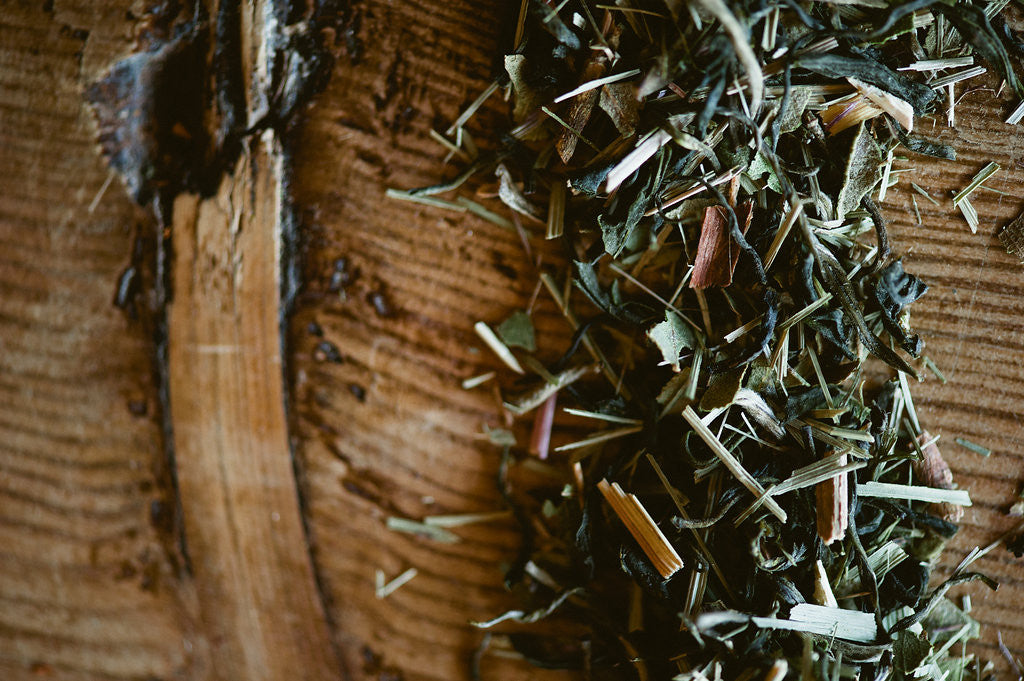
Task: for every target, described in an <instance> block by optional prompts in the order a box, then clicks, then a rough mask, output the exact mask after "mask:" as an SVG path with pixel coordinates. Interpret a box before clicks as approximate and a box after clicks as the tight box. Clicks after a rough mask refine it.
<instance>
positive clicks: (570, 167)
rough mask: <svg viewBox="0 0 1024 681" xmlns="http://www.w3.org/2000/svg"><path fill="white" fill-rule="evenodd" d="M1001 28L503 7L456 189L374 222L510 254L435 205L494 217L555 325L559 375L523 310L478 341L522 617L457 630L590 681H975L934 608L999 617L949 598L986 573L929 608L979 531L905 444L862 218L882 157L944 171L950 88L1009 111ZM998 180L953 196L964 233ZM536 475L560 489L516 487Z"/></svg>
mask: <svg viewBox="0 0 1024 681" xmlns="http://www.w3.org/2000/svg"><path fill="white" fill-rule="evenodd" d="M1005 6H1006V3H1005V2H989V3H986V2H975V3H969V2H964V1H959V2H958V1H955V0H946V1H945V2H938V1H932V0H911V1H910V2H905V3H902V4H894V3H889V2H882V1H880V0H849V1H846V0H844V2H824V1H812V2H804V3H795V2H788V1H785V2H782V1H779V2H775V1H773V0H767V1H765V0H758V1H756V2H755V1H753V0H733V1H731V2H724V1H723V0H694V1H693V2H687V3H683V2H679V1H678V0H662V1H654V0H652V1H644V2H639V1H637V2H634V1H629V2H627V1H619V2H616V3H609V4H597V3H595V2H591V1H589V0H566V1H565V2H560V3H554V2H550V3H549V2H545V1H543V0H524V2H523V4H522V11H521V12H520V14H519V17H520V19H519V23H518V25H517V30H516V38H515V44H514V46H513V48H514V49H513V53H512V54H509V55H507V56H506V57H505V59H504V62H503V63H504V72H503V73H502V75H501V77H499V78H498V79H497V80H496V81H495V82H494V84H492V86H491V87H490V88H488V90H487V91H486V92H485V93H483V94H482V95H481V97H480V98H478V99H477V100H476V102H474V104H473V105H472V106H471V107H470V108H469V109H467V111H466V112H465V113H464V114H463V115H462V116H460V117H459V119H458V120H457V121H456V124H455V125H453V126H452V128H450V129H449V130H448V132H447V135H448V137H441V139H442V140H443V141H444V145H445V147H446V148H447V149H449V151H453V152H457V153H456V155H457V156H458V157H460V158H463V159H466V160H467V163H468V165H467V167H466V169H465V171H464V172H462V173H461V174H460V175H459V176H458V177H457V178H456V179H455V180H454V181H452V182H448V183H444V184H440V185H436V186H434V187H427V188H423V189H419V190H413V191H395V190H392V192H391V194H392V195H393V196H395V197H396V198H403V199H407V200H414V201H420V202H425V203H429V205H433V206H436V207H441V208H450V209H454V210H466V209H467V207H468V206H469V205H470V204H472V205H475V206H477V208H475V209H474V212H476V213H477V214H481V215H482V214H484V213H482V212H481V211H487V214H489V215H491V216H492V217H490V218H488V219H490V220H491V221H492V222H495V223H496V224H501V222H502V221H503V222H504V223H505V226H507V224H508V222H509V218H501V216H498V215H497V213H496V212H495V211H493V210H491V209H488V208H484V207H483V206H481V205H480V204H477V203H475V202H474V201H471V200H469V199H468V198H467V197H465V196H461V197H460V196H454V194H456V193H458V192H460V191H461V192H465V191H466V189H465V186H468V185H466V183H467V182H468V181H469V180H470V178H471V177H474V176H475V177H476V178H477V179H476V180H475V181H478V182H481V183H487V184H488V186H489V187H494V188H493V189H488V190H487V191H483V190H481V191H480V192H479V195H480V196H484V195H486V194H488V193H489V194H490V195H491V196H496V197H497V200H500V201H501V202H502V203H504V204H505V206H506V207H507V208H508V209H509V212H508V213H507V214H508V215H509V216H510V218H511V219H512V223H513V225H514V228H515V229H516V230H518V232H519V234H520V236H521V238H522V240H523V242H524V245H525V247H526V250H527V252H528V254H529V259H530V262H531V264H532V265H535V266H537V271H538V272H539V276H540V283H539V284H538V285H537V287H536V291H537V292H538V293H539V294H540V296H541V298H540V300H539V302H537V304H538V305H548V304H553V307H554V309H557V311H558V312H559V313H560V314H561V315H562V316H563V317H564V319H565V321H566V325H565V327H564V336H563V338H562V339H561V340H559V341H555V342H554V344H553V345H552V341H551V336H550V334H548V335H545V334H541V333H538V334H537V335H536V337H535V335H534V329H533V326H532V324H531V322H530V318H529V317H528V316H527V315H526V314H525V313H523V312H521V311H509V313H508V314H510V315H511V316H509V317H508V318H507V319H506V320H505V321H502V320H500V319H497V320H494V319H492V320H487V321H486V322H485V321H481V322H479V323H478V324H477V325H476V331H477V333H478V334H479V335H480V337H481V339H482V340H483V341H484V342H485V343H486V344H487V346H488V347H489V348H490V349H491V350H492V351H493V353H494V354H495V355H496V356H497V358H498V359H499V360H500V361H501V362H502V363H503V364H504V365H506V366H507V367H508V368H509V369H510V370H511V371H512V372H515V373H516V374H521V376H512V375H511V374H510V373H509V372H505V378H503V379H502V386H503V387H502V397H503V400H504V405H505V407H506V409H507V411H508V412H509V413H510V414H511V415H514V416H516V417H520V418H523V419H532V421H533V423H532V431H531V432H532V436H531V438H530V445H529V447H528V448H527V447H522V448H520V446H519V445H517V444H516V442H515V439H514V438H503V439H502V440H501V441H500V444H501V446H502V448H503V451H504V457H503V464H502V468H501V473H500V476H499V481H500V486H501V492H502V495H503V496H504V498H505V499H506V500H507V501H508V502H509V504H510V505H511V507H512V509H513V510H514V515H515V517H516V518H517V519H518V520H519V522H520V523H521V524H522V526H523V531H524V538H525V539H524V544H523V547H522V551H521V553H520V555H519V557H518V559H517V560H516V561H515V562H514V563H513V564H512V565H511V566H510V567H509V569H508V572H507V575H506V577H507V583H508V585H509V586H510V587H511V588H512V589H513V590H514V591H515V592H516V593H517V594H519V595H521V596H522V598H523V599H524V601H523V605H522V607H521V608H517V609H516V610H512V611H509V612H507V613H504V614H497V615H496V616H495V617H494V618H493V619H492V620H490V621H488V622H481V623H478V626H480V627H483V628H490V627H495V628H496V629H495V630H500V631H508V632H509V633H508V634H507V642H508V644H509V645H510V646H511V647H512V648H513V649H514V650H516V651H518V652H519V654H521V655H522V657H523V658H525V659H527V660H529V661H530V662H532V663H534V664H537V665H540V666H544V667H573V668H578V669H582V670H583V671H584V674H585V677H586V678H592V679H639V680H641V681H645V680H646V679H668V678H674V679H680V680H683V681H689V680H693V681H701V680H704V679H712V678H716V679H717V678H727V679H762V678H764V679H781V678H783V677H785V676H787V674H788V675H789V676H793V677H795V676H794V675H796V674H799V675H800V676H801V678H803V679H810V678H819V679H837V678H840V677H845V678H861V679H879V680H884V679H911V678H928V679H936V680H939V679H947V680H949V681H959V680H961V679H964V678H967V677H968V676H970V677H971V678H975V673H976V671H977V667H976V663H975V662H974V660H973V657H972V656H970V655H964V654H962V651H961V650H960V649H959V648H960V646H958V644H963V643H964V642H965V641H967V640H968V639H970V638H973V637H976V636H977V633H978V627H977V625H976V623H975V622H974V621H973V620H972V619H971V618H970V617H969V616H968V615H967V614H966V613H965V612H963V611H962V610H960V609H959V608H957V607H956V606H955V605H954V604H953V602H952V601H950V600H949V599H948V598H947V597H946V594H947V592H948V591H949V590H950V589H951V588H953V587H955V586H957V585H959V584H963V583H966V582H970V581H974V580H981V581H982V582H984V583H985V584H987V585H989V586H991V587H992V588H994V587H995V584H994V582H992V581H991V580H990V579H988V578H987V577H985V576H983V575H980V574H978V573H975V572H970V571H968V567H969V565H970V564H971V563H972V562H973V561H974V560H976V559H977V558H978V557H980V556H981V555H983V554H984V553H985V551H987V550H988V549H985V550H977V551H975V552H972V553H971V555H969V556H968V557H967V558H966V559H965V560H964V561H962V563H961V565H960V566H959V567H958V568H957V569H956V570H955V571H953V573H952V574H951V575H950V576H949V577H948V578H947V579H945V580H944V581H942V582H939V583H938V584H936V585H932V586H931V587H929V582H930V579H931V576H932V567H933V565H934V563H935V560H936V558H937V556H938V554H939V553H940V552H941V550H942V546H943V544H944V543H945V541H946V540H947V539H949V538H950V537H951V536H952V535H953V534H955V533H956V531H957V525H956V522H955V521H957V520H959V518H960V515H961V514H962V507H963V506H967V505H970V503H971V501H970V495H969V494H968V492H967V491H965V490H959V489H956V486H955V483H954V482H953V480H952V475H951V473H950V472H949V468H948V466H946V464H945V461H944V460H943V459H942V455H941V453H940V451H939V448H938V446H937V444H936V440H937V439H938V437H933V436H931V435H930V434H929V433H928V432H927V431H925V430H923V429H922V427H921V424H920V423H919V421H918V417H917V412H916V410H915V408H914V403H913V399H912V397H911V394H910V384H911V381H910V380H908V377H918V375H919V369H921V370H923V369H925V368H927V369H928V370H929V371H931V372H933V373H935V374H936V375H937V376H939V377H940V378H941V374H940V373H938V369H937V368H936V367H935V365H934V364H933V363H932V362H931V361H930V360H928V359H927V357H921V352H922V350H923V347H924V342H923V341H922V340H921V339H920V338H919V337H918V336H917V335H916V334H914V333H913V331H912V330H911V327H910V325H909V310H910V308H911V306H912V304H913V303H914V302H915V301H916V300H917V299H918V298H920V297H921V296H922V295H923V294H924V293H925V292H926V291H927V288H928V287H927V285H926V283H925V282H923V281H921V280H920V279H919V278H917V277H916V276H914V275H913V274H911V273H908V272H906V271H904V269H903V263H902V261H901V260H900V259H899V258H898V257H897V256H896V254H895V252H894V249H893V246H892V245H891V244H890V242H889V237H888V233H887V229H886V220H885V217H884V215H883V212H882V210H881V209H880V207H879V206H878V204H876V202H875V200H876V192H878V194H877V199H878V200H879V201H881V200H882V199H883V198H884V196H885V192H886V190H887V189H888V187H889V186H890V185H891V184H892V183H894V182H895V181H896V178H898V177H899V173H898V172H896V171H894V170H893V168H892V164H893V160H894V158H895V157H896V156H895V155H896V154H905V153H919V154H928V155H931V156H937V157H940V158H950V159H952V158H954V157H955V154H954V151H953V150H952V149H951V148H949V147H947V146H945V145H942V144H939V143H936V142H932V141H929V140H927V139H924V138H922V137H917V136H914V135H913V134H912V131H913V130H915V129H918V130H922V129H923V130H928V129H929V128H930V127H931V126H930V121H929V125H923V124H922V123H923V122H924V120H925V119H930V118H933V117H944V118H945V120H946V121H947V122H949V123H950V124H952V121H954V120H955V114H954V104H955V92H954V91H955V87H956V85H957V84H959V83H962V82H964V81H965V80H968V79H970V78H975V77H977V76H978V75H980V74H982V73H985V72H986V69H988V68H991V69H993V70H994V71H995V72H996V73H998V74H999V75H1000V76H1001V77H1002V78H1003V79H1005V81H1006V84H1007V85H1008V86H1009V87H1010V88H1012V89H1014V90H1015V91H1016V92H1017V94H1018V95H1019V96H1024V89H1022V86H1021V83H1020V82H1019V81H1018V79H1017V77H1016V75H1015V74H1014V70H1013V64H1014V62H1015V60H1017V59H1019V58H1020V57H1021V56H1022V54H1021V47H1020V46H1021V45H1022V44H1024V43H1022V42H1021V40H1020V39H1019V38H1018V37H1017V36H1016V34H1015V33H1014V32H1013V31H1012V30H1011V29H1010V28H1009V27H1008V26H1007V25H1006V23H1005V22H1004V21H1003V20H1002V17H1001V16H1000V14H1001V12H1003V11H1004V8H1005ZM993 22H994V23H993ZM995 26H998V30H997V28H995ZM497 89H504V90H505V91H506V93H508V95H509V97H510V99H511V116H512V121H513V123H512V125H513V126H514V127H511V128H510V129H509V130H508V131H507V133H506V134H505V135H503V136H501V137H500V138H494V139H493V140H492V141H493V144H492V145H491V147H490V149H491V150H490V151H486V152H484V151H480V150H479V148H478V147H477V146H476V144H474V143H473V142H472V137H470V135H469V134H468V132H467V126H469V125H470V124H471V120H472V115H473V112H474V111H476V109H477V108H478V107H479V106H480V105H481V104H482V102H483V101H484V100H485V99H486V98H487V97H489V96H490V95H491V94H492V93H494V92H495V91H496V90H497ZM438 137H440V136H438ZM996 170H998V166H995V165H994V164H990V165H989V166H986V167H985V168H984V169H983V170H982V172H980V173H979V174H978V175H977V176H976V177H975V179H974V180H973V181H972V182H971V184H969V185H968V186H967V187H965V188H964V190H963V191H962V192H960V193H959V194H958V195H957V198H956V201H955V205H956V206H957V207H958V208H959V209H960V210H961V211H962V212H963V213H964V215H965V216H968V220H969V222H970V224H971V225H972V227H976V225H977V222H978V216H977V213H976V211H974V208H973V206H972V205H971V203H970V201H969V199H968V197H969V195H970V193H971V192H972V191H973V190H975V189H976V188H977V187H979V186H981V184H982V183H983V182H984V181H985V180H986V179H987V178H988V177H990V176H991V175H992V174H993V173H994V172H995V171H996ZM495 178H496V179H497V182H495ZM911 186H912V187H913V189H914V190H915V191H916V192H918V193H919V194H920V195H921V196H923V197H924V198H925V199H927V200H929V201H932V202H933V203H934V202H935V201H934V199H933V198H932V197H931V196H929V195H928V194H927V192H925V191H924V190H923V189H921V188H920V187H918V186H917V185H913V184H912V185H911ZM445 193H448V194H450V195H452V197H451V198H440V197H438V195H440V194H445ZM915 205H916V198H915ZM545 207H546V213H545ZM1014 229H1016V227H1014ZM1014 234H1015V232H1014ZM1013 238H1014V239H1015V237H1013ZM545 239H546V240H547V246H548V248H544V243H543V242H544V240H545ZM1008 241H1012V239H1008ZM1014 243H1015V242H1014ZM535 251H538V252H540V253H541V255H540V259H537V257H536V253H535ZM535 295H536V294H535ZM545 295H547V296H548V297H549V300H547V301H545V300H544V296H545ZM533 305H534V302H533V301H531V303H530V308H531V309H532V308H533ZM489 324H500V326H498V327H497V328H498V333H497V334H495V333H494V332H493V331H491V326H489ZM535 338H536V340H537V341H538V342H537V343H536V347H535ZM541 339H546V341H545V342H540V341H541ZM869 359H871V360H873V361H875V362H876V363H879V362H880V363H881V366H884V365H888V370H889V371H890V374H891V376H892V379H891V380H889V381H887V382H884V383H882V384H881V385H879V384H878V383H877V381H876V382H874V383H872V382H870V381H868V380H867V378H866V375H868V374H871V375H877V370H876V369H872V370H871V371H867V372H866V371H865V368H864V365H865V362H867V361H868V360H869ZM484 375H487V374H484ZM481 380H483V379H481ZM943 380H944V379H943ZM476 381H477V379H471V381H467V382H466V383H465V385H466V387H467V388H472V387H473V386H474V385H477V384H478V383H477V382H476ZM509 418H511V416H509ZM565 418H572V419H576V421H577V422H578V421H579V420H585V421H586V422H587V423H589V424H590V426H591V428H593V429H594V430H592V432H590V433H589V434H586V435H583V436H581V435H580V434H579V430H578V423H577V424H576V425H575V426H573V427H572V428H571V429H569V428H565V427H564V426H563V423H564V419H565ZM524 425H526V424H524ZM570 433H573V434H570ZM549 445H550V446H549ZM528 452H532V453H533V456H541V457H547V456H548V455H549V452H550V457H551V458H550V459H549V460H548V462H546V463H545V464H543V465H544V466H545V468H544V470H545V471H546V475H547V476H549V477H548V478H546V479H547V480H548V483H550V482H551V480H550V476H551V475H558V471H559V470H561V474H562V475H563V476H564V479H562V480H560V481H558V483H557V484H548V483H545V485H544V486H540V487H536V488H532V487H530V488H522V489H521V488H519V487H517V486H515V485H513V484H512V482H511V481H512V480H513V478H512V477H511V476H510V471H512V470H513V469H514V467H516V466H517V465H522V466H524V467H526V462H528V461H530V460H531V458H530V454H529V453H528ZM532 460H533V461H534V463H537V462H536V459H532ZM407 525H408V523H407ZM402 529H403V530H404V531H415V532H422V531H424V530H423V528H422V527H419V526H416V527H412V526H411V525H409V526H407V527H406V526H403V528H402ZM434 529H436V528H434ZM989 548H991V547H989ZM546 618H552V619H553V621H555V622H557V623H559V626H554V627H544V628H543V629H538V630H537V631H536V633H532V630H529V629H527V630H526V631H525V632H524V630H523V629H522V628H521V627H520V628H516V629H502V628H501V627H503V626H505V623H507V622H509V621H514V622H518V623H532V622H537V621H538V620H541V619H546ZM493 640H494V639H493V638H491V637H488V638H487V641H493ZM483 656H484V655H483V652H481V654H480V655H478V656H477V657H476V658H475V661H474V669H475V670H476V671H477V673H479V669H480V665H481V664H482V660H483Z"/></svg>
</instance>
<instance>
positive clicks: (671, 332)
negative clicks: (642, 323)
mask: <svg viewBox="0 0 1024 681" xmlns="http://www.w3.org/2000/svg"><path fill="white" fill-rule="evenodd" d="M647 337H648V338H650V339H651V341H652V342H653V343H654V344H655V345H656V346H657V347H658V350H660V351H661V356H662V357H663V358H664V359H665V361H666V362H667V363H668V364H670V365H672V370H673V371H679V357H680V356H681V355H682V354H683V350H692V349H693V348H695V347H697V338H696V336H694V333H693V330H692V329H691V328H690V326H689V324H687V323H686V322H685V321H683V319H682V317H680V316H679V315H677V314H676V313H675V312H672V311H666V312H665V321H663V322H659V323H658V324H655V325H654V326H652V327H651V328H650V329H649V330H648V331H647Z"/></svg>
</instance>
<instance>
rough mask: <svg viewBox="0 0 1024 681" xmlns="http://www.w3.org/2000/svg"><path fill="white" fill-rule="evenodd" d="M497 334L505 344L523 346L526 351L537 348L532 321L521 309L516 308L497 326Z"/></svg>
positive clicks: (532, 350)
mask: <svg viewBox="0 0 1024 681" xmlns="http://www.w3.org/2000/svg"><path fill="white" fill-rule="evenodd" d="M498 336H499V337H500V338H501V340H502V341H504V343H505V345H511V346H514V347H517V348H523V349H524V350H526V351H527V352H534V351H535V350H536V349H537V341H536V340H535V338H534V333H533V321H532V320H531V319H530V315H528V314H526V313H525V312H523V311H522V310H516V311H515V312H513V313H512V315H511V316H510V317H509V318H508V319H506V320H505V321H503V322H502V323H501V324H500V325H499V326H498Z"/></svg>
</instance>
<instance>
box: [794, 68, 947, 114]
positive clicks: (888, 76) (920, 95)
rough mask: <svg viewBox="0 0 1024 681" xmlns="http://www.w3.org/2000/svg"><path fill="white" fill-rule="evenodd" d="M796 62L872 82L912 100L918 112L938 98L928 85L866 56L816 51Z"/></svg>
mask: <svg viewBox="0 0 1024 681" xmlns="http://www.w3.org/2000/svg"><path fill="white" fill-rule="evenodd" d="M796 64H797V65H798V66H801V67H803V68H805V69H807V70H808V71H813V72H815V73H820V74H821V75H823V76H828V77H829V78H847V77H853V78H856V79H857V80H862V81H864V82H865V83H870V84H871V85H874V86H875V87H879V88H881V89H883V90H885V91H886V92H890V93H892V94H894V95H896V96H897V97H899V98H900V99H905V100H906V101H908V102H910V104H911V105H912V106H913V107H914V111H915V112H917V111H925V110H927V108H928V107H929V106H930V105H931V103H932V102H934V101H935V98H936V97H937V95H936V94H935V91H934V90H932V89H931V88H930V87H928V86H927V85H923V84H921V83H915V82H914V81H912V80H909V79H908V78H905V77H904V76H902V75H900V74H899V73H897V72H895V71H893V70H892V69H890V68H887V67H885V66H883V65H882V64H879V63H878V62H876V61H874V60H872V59H870V58H868V57H866V56H859V57H847V56H843V55H839V54H814V55H806V56H803V57H799V58H798V59H797V60H796Z"/></svg>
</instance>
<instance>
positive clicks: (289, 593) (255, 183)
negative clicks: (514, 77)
mask: <svg viewBox="0 0 1024 681" xmlns="http://www.w3.org/2000/svg"><path fill="white" fill-rule="evenodd" d="M282 156H283V154H282V153H281V150H280V149H279V148H278V147H277V141H276V138H275V136H274V134H273V133H272V132H267V133H265V134H264V135H262V136H261V137H260V138H259V139H257V140H254V141H253V142H252V144H251V146H250V148H249V149H248V150H247V151H246V152H245V153H244V154H243V156H242V158H241V159H240V161H239V162H238V164H237V166H236V167H235V168H234V171H233V172H232V173H231V174H230V175H229V176H226V177H225V178H224V180H223V182H222V185H221V188H220V190H219V191H218V192H217V194H216V195H214V196H213V197H211V198H209V199H202V200H201V199H200V198H199V197H197V196H195V195H188V194H183V195H181V196H179V197H178V199H177V200H176V201H175V203H174V225H173V234H174V246H175V249H174V250H175V254H174V255H175V258H174V262H175V264H174V273H173V275H172V281H173V289H174V298H173V302H172V303H171V304H170V306H169V308H168V313H167V336H168V376H169V381H170V385H169V392H170V406H171V424H172V428H173V432H174V454H175V463H176V468H177V473H178V476H177V479H178V489H179V491H180V498H181V505H182V509H183V512H184V521H185V543H186V546H187V547H188V555H189V557H190V558H191V574H192V577H193V578H194V580H195V587H196V590H197V592H198V599H199V610H200V618H201V625H202V630H203V632H204V634H205V635H206V636H207V637H208V639H209V640H210V644H211V648H212V655H211V658H212V666H213V673H212V678H216V679H223V680H225V681H228V680H230V679H252V680H254V681H255V680H266V681H270V680H272V679H285V678H292V679H303V680H309V681H313V680H317V681H320V680H326V679H333V678H337V677H338V676H339V674H340V670H339V669H338V667H337V663H336V661H335V660H334V659H333V658H334V656H333V650H332V645H331V641H330V637H329V634H328V631H327V625H326V622H325V620H324V612H323V608H322V607H321V603H320V600H319V596H318V595H317V592H316V585H315V583H314V577H313V573H312V570H311V563H310V559H309V554H308V552H307V551H306V538H305V532H304V530H303V526H302V519H301V517H300V515H299V501H298V496H297V494H298V493H297V490H296V487H295V483H294V475H293V468H292V463H291V452H290V449H289V443H288V428H287V423H286V419H285V413H284V405H285V402H284V392H283V389H282V386H283V376H284V374H283V363H282V359H281V332H280V313H279V310H280V308H281V293H280V292H281V255H282V254H281V245H282V242H283V237H282V234H281V216H282V209H283V207H282V205H281V201H282V196H283V194H282V183H283V176H282V167H281V159H282Z"/></svg>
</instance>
